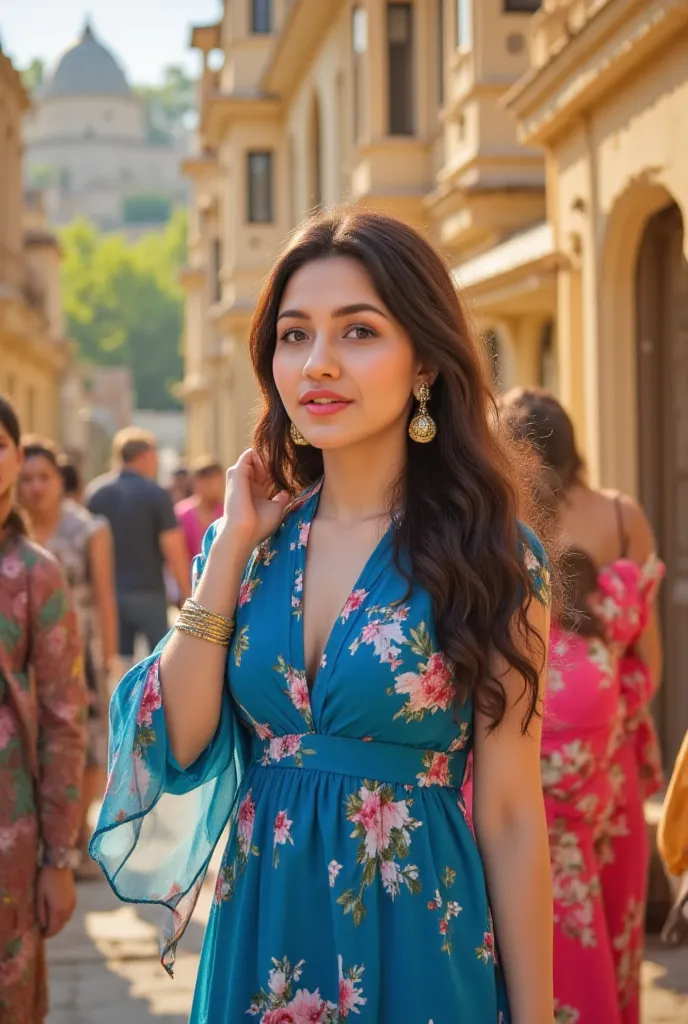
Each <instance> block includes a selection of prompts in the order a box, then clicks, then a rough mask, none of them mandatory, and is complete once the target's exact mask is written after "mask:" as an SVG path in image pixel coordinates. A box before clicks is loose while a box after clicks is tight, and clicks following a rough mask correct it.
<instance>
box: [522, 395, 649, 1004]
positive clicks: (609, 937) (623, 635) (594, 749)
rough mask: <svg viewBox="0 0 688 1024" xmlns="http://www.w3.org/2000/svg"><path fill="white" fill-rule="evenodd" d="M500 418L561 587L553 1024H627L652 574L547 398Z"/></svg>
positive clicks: (553, 794) (636, 941)
mask: <svg viewBox="0 0 688 1024" xmlns="http://www.w3.org/2000/svg"><path fill="white" fill-rule="evenodd" d="M502 409H503V415H504V417H505V419H506V421H507V422H508V424H509V426H510V428H511V431H512V433H513V434H515V435H516V436H517V437H519V438H521V439H527V440H528V441H530V443H531V444H533V445H534V446H535V448H536V449H537V451H538V453H539V455H540V458H541V460H542V473H541V491H542V493H541V499H542V501H543V502H544V503H545V504H548V505H549V507H550V509H551V511H552V513H553V516H554V518H555V521H556V524H557V527H558V528H559V529H560V531H561V534H562V542H563V544H564V546H565V547H566V548H567V549H568V562H569V568H570V569H571V578H572V593H571V595H570V600H569V601H568V602H566V606H567V611H566V614H564V615H562V616H559V617H558V619H557V621H555V622H554V623H553V627H552V633H551V637H550V668H549V676H548V686H547V700H546V705H545V721H544V729H543V758H542V776H543V786H544V789H545V797H546V804H547V810H548V824H549V831H550V846H551V857H552V875H553V884H554V900H555V943H554V952H555V956H554V988H555V997H556V998H557V1000H558V1016H557V1021H561V1022H562V1024H597V1022H598V1021H604V1022H605V1024H617V1022H618V1024H638V1021H639V1017H640V966H641V962H642V953H643V934H644V918H645V903H646V889H647V875H648V868H649V849H648V844H647V830H646V827H645V821H644V815H643V800H644V797H645V796H646V794H647V792H648V786H650V785H651V783H650V781H649V780H655V782H654V785H656V778H657V775H658V771H659V769H658V761H659V759H658V754H657V749H658V747H657V741H656V733H655V730H654V726H653V724H652V719H651V717H650V710H649V705H650V701H651V700H652V697H653V696H654V693H655V688H656V684H657V681H658V679H659V674H660V667H661V650H660V642H659V631H658V627H657V620H656V614H655V606H654V597H655V594H656V590H657V585H658V582H659V579H660V577H661V571H662V570H661V564H660V563H659V561H658V559H657V557H656V555H655V553H654V543H653V539H652V532H651V530H650V527H649V525H648V522H647V520H646V518H645V515H644V514H643V512H642V510H641V509H640V507H639V506H638V505H637V503H636V502H635V501H633V500H632V499H631V498H629V497H626V496H624V495H619V494H617V493H616V492H608V491H596V490H593V489H591V488H590V487H588V486H587V484H586V483H585V480H584V477H583V461H582V459H581V457H580V455H579V454H578V451H577V449H576V443H575V436H574V430H573V424H572V423H571V420H570V419H569V417H568V415H567V413H566V412H565V410H564V409H563V407H562V406H561V405H560V403H559V402H558V401H557V400H556V399H555V398H554V396H553V395H550V394H549V393H548V392H545V391H541V390H539V389H535V388H532V389H515V390H514V391H512V392H510V393H509V394H508V395H506V396H505V397H504V398H503V400H502ZM581 978H585V979H586V980H585V985H582V984H581Z"/></svg>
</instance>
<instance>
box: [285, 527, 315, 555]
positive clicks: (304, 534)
mask: <svg viewBox="0 0 688 1024" xmlns="http://www.w3.org/2000/svg"><path fill="white" fill-rule="evenodd" d="M310 532H311V524H310V520H309V521H308V522H303V521H299V534H298V537H297V538H296V540H293V541H292V542H291V544H290V545H289V547H290V549H291V550H292V551H300V550H301V549H302V548H306V547H308V537H309V536H310Z"/></svg>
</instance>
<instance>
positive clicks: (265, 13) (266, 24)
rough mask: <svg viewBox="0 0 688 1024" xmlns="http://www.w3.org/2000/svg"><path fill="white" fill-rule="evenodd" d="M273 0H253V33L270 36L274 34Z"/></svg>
mask: <svg viewBox="0 0 688 1024" xmlns="http://www.w3.org/2000/svg"><path fill="white" fill-rule="evenodd" d="M271 7H272V0H251V32H253V33H254V34H255V35H269V34H270V32H272V17H271V15H272V11H271Z"/></svg>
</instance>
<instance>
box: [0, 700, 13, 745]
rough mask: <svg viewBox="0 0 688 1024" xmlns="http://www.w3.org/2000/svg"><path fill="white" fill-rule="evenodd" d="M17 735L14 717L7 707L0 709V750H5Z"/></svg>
mask: <svg viewBox="0 0 688 1024" xmlns="http://www.w3.org/2000/svg"><path fill="white" fill-rule="evenodd" d="M16 733H17V726H16V723H15V721H14V716H13V714H12V712H11V711H10V709H9V708H8V707H7V706H3V707H0V750H7V748H8V747H9V745H10V741H11V740H12V739H13V738H14V736H15V735H16Z"/></svg>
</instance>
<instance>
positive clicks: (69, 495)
mask: <svg viewBox="0 0 688 1024" xmlns="http://www.w3.org/2000/svg"><path fill="white" fill-rule="evenodd" d="M57 462H58V466H59V467H60V473H61V474H62V492H63V494H64V500H65V502H69V503H71V502H73V503H74V504H75V505H83V503H84V484H83V480H82V479H81V472H80V471H79V467H78V466H77V464H76V462H75V461H74V460H73V459H72V458H70V457H69V455H64V454H63V455H60V456H58V460H57Z"/></svg>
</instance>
